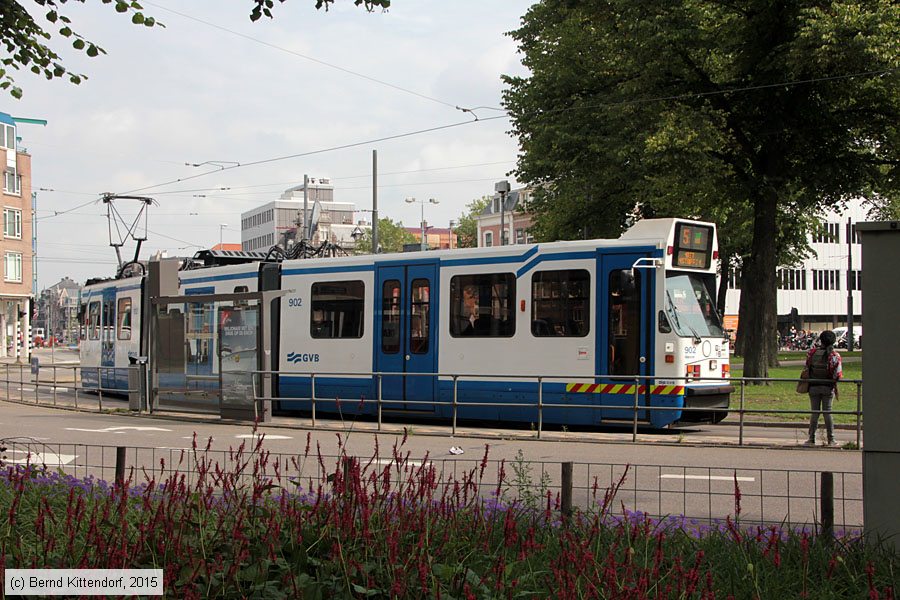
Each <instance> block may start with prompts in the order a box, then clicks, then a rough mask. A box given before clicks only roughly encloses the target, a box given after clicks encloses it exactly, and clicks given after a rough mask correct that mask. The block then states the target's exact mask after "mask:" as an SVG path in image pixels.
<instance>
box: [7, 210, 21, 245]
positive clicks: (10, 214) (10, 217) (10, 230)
mask: <svg viewBox="0 0 900 600" xmlns="http://www.w3.org/2000/svg"><path fill="white" fill-rule="evenodd" d="M3 236H4V237H8V238H15V239H17V240H20V239H22V211H21V210H19V209H17V208H4V209H3Z"/></svg>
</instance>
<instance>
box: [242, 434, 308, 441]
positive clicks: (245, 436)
mask: <svg viewBox="0 0 900 600" xmlns="http://www.w3.org/2000/svg"><path fill="white" fill-rule="evenodd" d="M262 436H266V439H267V440H292V439H294V438H292V437H291V436H289V435H273V434H271V433H255V434H254V433H242V434H240V435H236V436H234V437H236V438H238V439H239V440H242V439H256V438H259V437H262Z"/></svg>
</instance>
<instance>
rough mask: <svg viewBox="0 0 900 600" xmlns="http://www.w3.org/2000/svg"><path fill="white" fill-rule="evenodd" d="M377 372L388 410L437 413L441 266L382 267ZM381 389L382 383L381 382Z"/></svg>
mask: <svg viewBox="0 0 900 600" xmlns="http://www.w3.org/2000/svg"><path fill="white" fill-rule="evenodd" d="M375 302H376V310H375V370H376V371H378V372H382V373H408V374H409V375H406V376H405V377H401V376H397V377H395V376H390V375H385V376H383V377H382V381H381V394H382V399H383V401H384V408H387V409H393V410H416V411H427V412H433V411H434V406H433V405H430V404H417V402H432V401H434V399H435V397H436V391H437V378H436V377H429V376H423V375H413V374H415V373H436V372H437V335H436V333H437V331H436V329H437V314H438V313H437V310H438V303H437V263H415V264H410V265H402V266H384V267H377V271H376V277H375ZM376 383H377V381H376Z"/></svg>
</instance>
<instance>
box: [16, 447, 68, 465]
mask: <svg viewBox="0 0 900 600" xmlns="http://www.w3.org/2000/svg"><path fill="white" fill-rule="evenodd" d="M12 452H15V453H16V454H30V455H31V456H26V457H25V458H20V459H14V460H10V461H7V462H11V463H13V464H17V465H24V464H32V465H47V466H48V467H49V466H50V465H56V466H62V465H67V464H69V463H70V462H72V461H73V460H75V459H76V458H78V455H77V454H56V453H55V452H30V453H29V452H28V451H27V450H12Z"/></svg>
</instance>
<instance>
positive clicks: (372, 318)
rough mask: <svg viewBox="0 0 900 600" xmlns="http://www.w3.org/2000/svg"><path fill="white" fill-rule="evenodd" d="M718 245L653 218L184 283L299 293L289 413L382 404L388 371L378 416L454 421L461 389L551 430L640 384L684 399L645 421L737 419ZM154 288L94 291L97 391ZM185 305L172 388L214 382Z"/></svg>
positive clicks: (113, 381) (199, 326)
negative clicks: (718, 305) (586, 231)
mask: <svg viewBox="0 0 900 600" xmlns="http://www.w3.org/2000/svg"><path fill="white" fill-rule="evenodd" d="M717 252H718V247H717V242H716V230H715V226H714V225H712V224H709V223H702V222H697V221H689V220H684V219H651V220H644V221H640V222H638V223H637V224H635V225H634V226H633V227H632V228H631V229H629V230H628V231H627V232H626V233H625V234H623V235H622V236H621V237H620V238H619V239H614V240H585V241H573V242H556V243H550V244H531V245H515V246H503V247H494V248H472V249H457V250H452V251H449V250H447V251H434V252H413V253H403V254H380V255H366V256H352V257H343V258H320V259H305V260H287V261H283V262H282V263H280V264H278V263H265V262H250V263H244V264H238V265H231V266H218V267H206V268H202V269H196V270H188V271H181V272H180V273H179V290H180V292H179V293H180V294H182V295H192V294H210V293H233V292H253V291H258V290H262V289H266V290H273V289H276V290H277V289H282V290H290V293H289V294H288V295H286V296H284V297H283V298H281V299H280V300H279V301H277V302H276V304H275V305H276V307H277V308H276V313H275V315H273V317H274V318H273V319H272V327H273V331H272V334H273V335H272V336H271V339H272V340H273V345H272V348H271V351H272V354H271V356H272V359H273V360H272V368H273V370H276V371H278V372H279V375H278V376H277V377H275V378H274V385H273V393H274V395H275V397H276V398H277V401H276V403H275V408H276V410H279V411H298V410H299V411H309V410H310V409H311V408H312V403H311V400H310V398H311V397H312V396H313V395H315V398H316V410H318V411H322V412H338V411H341V413H342V414H345V415H346V414H352V413H369V414H372V413H374V412H375V411H376V410H377V409H376V404H375V403H374V402H371V400H374V399H375V398H376V397H377V396H378V385H379V382H380V384H381V398H382V402H383V404H382V407H383V410H385V411H387V412H405V413H414V414H416V415H417V416H433V417H436V418H443V419H446V418H449V417H450V416H451V414H452V412H451V411H452V408H451V406H450V405H449V404H450V402H452V400H453V390H454V385H455V386H456V390H457V399H458V411H457V415H458V417H459V418H469V419H479V420H489V421H504V422H505V421H518V422H525V423H529V422H530V423H534V422H536V421H537V420H538V414H537V410H536V408H535V405H536V404H537V402H538V398H539V396H540V397H541V400H542V402H543V405H544V410H543V414H542V419H543V422H544V423H556V424H567V425H576V424H578V425H596V424H600V423H614V422H616V421H621V420H628V421H630V420H631V419H632V418H633V415H632V408H631V407H632V406H633V405H634V402H635V394H637V395H638V397H639V401H640V405H641V406H651V407H670V408H671V409H673V410H665V411H660V410H641V411H640V413H639V415H638V418H639V419H640V420H642V421H643V422H648V423H650V424H651V425H653V426H655V427H664V426H667V425H671V424H673V423H684V422H713V423H714V422H718V421H720V420H721V419H723V418H724V417H725V416H726V414H727V410H728V402H729V396H730V394H731V392H732V391H733V387H732V386H731V385H730V381H729V377H730V369H729V342H728V339H727V338H726V336H725V333H724V330H723V328H722V325H721V322H720V320H719V316H718V314H717V312H716V310H715V304H714V301H713V298H714V297H715V284H716V267H717V264H716V263H717V258H718V256H717ZM146 287H147V286H145V285H144V282H143V278H142V277H137V278H132V279H123V280H117V281H107V282H102V283H98V284H94V285H89V286H87V287H86V288H85V291H84V295H83V298H84V303H85V304H84V307H85V309H86V310H85V322H86V331H87V335H86V339H85V340H83V342H82V347H81V359H82V367H83V371H84V376H83V377H84V382H85V385H86V386H88V387H90V386H101V387H102V388H103V389H104V391H106V390H109V389H119V390H125V389H127V377H126V376H125V370H124V369H119V370H113V369H112V368H111V367H125V366H127V365H128V358H129V356H133V355H135V354H137V353H138V351H139V349H140V348H141V347H145V346H142V345H141V339H142V336H146V335H147V333H146V324H145V323H143V322H141V318H140V317H141V314H142V313H141V309H140V306H141V303H142V302H146V301H147V299H146ZM173 311H174V312H176V313H177V312H181V313H182V315H181V317H182V318H183V323H184V334H185V335H184V337H185V351H184V361H183V363H184V367H183V368H182V367H180V366H176V367H177V368H174V371H173V370H172V369H171V368H170V369H169V371H171V372H167V373H160V382H161V384H163V383H166V382H164V381H163V379H165V378H168V379H172V377H175V378H177V379H178V381H174V380H173V381H171V382H170V383H167V384H166V386H167V387H168V388H169V389H173V390H175V389H183V390H187V391H190V390H200V391H204V390H206V391H211V390H213V389H214V388H216V387H217V386H218V385H219V384H218V381H219V365H218V358H217V356H218V349H217V347H216V344H217V339H218V333H217V331H218V315H216V314H215V311H214V305H212V304H208V303H199V302H198V303H190V302H189V303H187V304H186V305H184V306H181V307H178V306H170V307H169V308H168V312H169V313H171V312H173ZM176 362H179V361H176ZM172 366H173V365H170V367H172ZM93 368H96V370H93ZM92 373H94V374H93V375H92ZM375 373H380V374H381V375H380V376H377V375H374V374H375ZM394 374H396V375H394ZM164 375H165V377H164ZM537 377H540V378H541V380H540V383H539V382H538V379H537ZM313 388H315V389H313ZM362 399H366V400H369V401H370V402H360V400H362ZM522 405H528V406H522ZM576 406H580V407H576ZM685 407H689V408H692V409H697V410H691V411H682V410H680V409H682V408H685Z"/></svg>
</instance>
